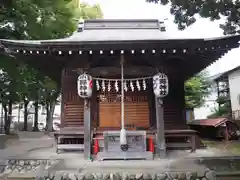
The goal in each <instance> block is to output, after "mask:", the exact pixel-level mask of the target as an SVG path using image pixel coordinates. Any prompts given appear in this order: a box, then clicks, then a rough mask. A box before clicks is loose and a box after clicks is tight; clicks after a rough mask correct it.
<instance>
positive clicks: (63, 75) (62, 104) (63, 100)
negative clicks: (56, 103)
mask: <svg viewBox="0 0 240 180" xmlns="http://www.w3.org/2000/svg"><path fill="white" fill-rule="evenodd" d="M65 76H66V69H65V68H63V69H62V72H61V127H64V125H65V107H64V102H65V93H66V88H65Z"/></svg>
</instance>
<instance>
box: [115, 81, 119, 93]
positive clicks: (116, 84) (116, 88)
mask: <svg viewBox="0 0 240 180" xmlns="http://www.w3.org/2000/svg"><path fill="white" fill-rule="evenodd" d="M115 90H116V92H118V91H119V87H118V81H115Z"/></svg>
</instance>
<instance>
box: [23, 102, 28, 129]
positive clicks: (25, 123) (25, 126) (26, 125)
mask: <svg viewBox="0 0 240 180" xmlns="http://www.w3.org/2000/svg"><path fill="white" fill-rule="evenodd" d="M28 104H29V101H26V100H24V124H23V131H27V130H28Z"/></svg>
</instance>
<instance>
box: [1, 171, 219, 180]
mask: <svg viewBox="0 0 240 180" xmlns="http://www.w3.org/2000/svg"><path fill="white" fill-rule="evenodd" d="M10 179H11V180H12V179H16V180H17V179H18V180H19V179H25V180H26V179H36V180H215V179H216V178H215V176H214V173H213V172H212V171H209V170H206V171H205V172H163V173H137V174H133V173H127V172H126V173H76V172H56V173H48V172H46V171H45V172H42V173H41V175H36V176H34V175H33V174H31V173H30V174H28V173H27V174H22V175H9V176H7V177H6V180H10Z"/></svg>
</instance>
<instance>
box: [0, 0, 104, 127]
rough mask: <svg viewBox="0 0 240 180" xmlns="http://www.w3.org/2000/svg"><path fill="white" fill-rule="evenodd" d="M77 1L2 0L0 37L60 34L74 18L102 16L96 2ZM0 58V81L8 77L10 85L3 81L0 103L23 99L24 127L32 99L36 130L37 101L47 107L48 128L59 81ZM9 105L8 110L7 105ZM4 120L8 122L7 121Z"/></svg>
mask: <svg viewBox="0 0 240 180" xmlns="http://www.w3.org/2000/svg"><path fill="white" fill-rule="evenodd" d="M77 2H78V1H76V0H52V1H49V0H41V1H36V0H15V1H8V0H3V1H1V4H0V38H9V39H35V40H40V39H56V38H63V37H66V36H69V35H70V34H72V32H73V31H74V30H75V29H76V27H77V23H78V21H76V19H92V18H101V17H102V11H101V9H100V6H99V5H93V6H90V5H88V4H86V3H81V4H76V3H77ZM0 60H1V62H2V63H0V69H3V70H4V72H5V73H4V78H3V81H4V82H5V81H7V80H8V79H11V80H12V81H11V86H10V85H8V86H6V85H5V84H4V83H3V86H4V88H5V89H6V91H7V95H6V94H5V91H3V92H2V93H1V94H2V95H4V96H2V97H1V98H0V101H1V102H2V104H3V103H4V105H5V104H6V107H7V104H8V103H7V102H11V103H13V102H17V101H18V102H19V101H20V102H21V103H22V102H23V104H24V130H27V117H28V108H29V107H28V106H29V102H30V101H34V107H35V122H34V130H37V121H38V107H39V104H43V105H44V106H45V107H46V109H47V122H48V125H47V129H48V130H52V115H53V112H54V107H55V104H56V103H57V98H58V96H59V93H60V87H59V85H58V84H56V82H54V81H52V80H51V79H49V78H48V77H45V76H42V73H41V72H37V71H36V70H34V69H32V68H31V67H30V66H27V65H22V64H21V62H23V61H22V60H21V59H16V60H14V59H10V58H5V59H4V61H2V60H3V58H2V57H0ZM3 62H4V63H3ZM5 62H6V63H5ZM10 87H11V89H10ZM9 92H11V93H9ZM14 92H16V93H15V94H14ZM6 100H8V101H6ZM9 100H11V101H9ZM5 102H6V103H5ZM9 109H10V111H11V108H9ZM6 110H7V109H6ZM6 114H7V113H6ZM8 114H9V113H8ZM10 114H11V113H10ZM49 123H50V124H49ZM8 124H9V126H10V121H9V123H8Z"/></svg>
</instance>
